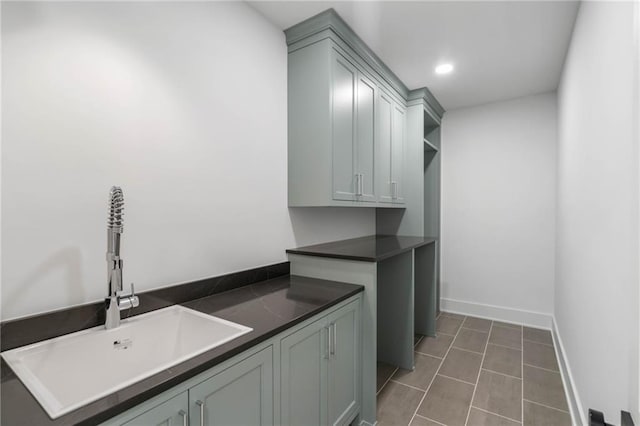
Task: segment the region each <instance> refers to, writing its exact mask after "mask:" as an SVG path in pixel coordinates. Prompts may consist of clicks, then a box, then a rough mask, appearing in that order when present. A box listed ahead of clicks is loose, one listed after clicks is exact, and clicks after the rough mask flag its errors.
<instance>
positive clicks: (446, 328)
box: [436, 315, 462, 335]
mask: <svg viewBox="0 0 640 426" xmlns="http://www.w3.org/2000/svg"><path fill="white" fill-rule="evenodd" d="M461 325H462V319H461V318H453V317H448V316H445V315H440V318H438V320H437V321H436V331H437V332H438V333H446V334H453V335H454V334H456V333H457V332H458V329H459V328H460V326H461Z"/></svg>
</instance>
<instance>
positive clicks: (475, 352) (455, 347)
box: [453, 342, 486, 355]
mask: <svg viewBox="0 0 640 426" xmlns="http://www.w3.org/2000/svg"><path fill="white" fill-rule="evenodd" d="M454 343H455V342H454ZM485 346H486V344H485ZM453 349H457V350H459V351H465V352H471V353H472V354H476V355H484V353H485V352H486V347H485V350H484V351H482V352H478V351H472V350H469V349H465V348H459V347H457V346H454V347H453Z"/></svg>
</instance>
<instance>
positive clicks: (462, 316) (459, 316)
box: [441, 311, 466, 320]
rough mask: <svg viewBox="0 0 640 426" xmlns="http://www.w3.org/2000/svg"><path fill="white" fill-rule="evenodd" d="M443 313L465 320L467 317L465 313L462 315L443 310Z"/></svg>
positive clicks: (446, 315)
mask: <svg viewBox="0 0 640 426" xmlns="http://www.w3.org/2000/svg"><path fill="white" fill-rule="evenodd" d="M441 315H443V316H445V317H449V318H457V319H461V320H464V319H465V318H466V317H465V316H464V315H460V314H453V313H451V312H445V311H442V312H441Z"/></svg>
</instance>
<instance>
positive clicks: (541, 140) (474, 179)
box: [441, 93, 557, 326]
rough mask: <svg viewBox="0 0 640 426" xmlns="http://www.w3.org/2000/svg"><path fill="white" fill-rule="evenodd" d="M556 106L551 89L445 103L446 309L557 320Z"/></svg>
mask: <svg viewBox="0 0 640 426" xmlns="http://www.w3.org/2000/svg"><path fill="white" fill-rule="evenodd" d="M556 111H557V108H556V96H555V93H547V94H541V95H535V96H527V97H522V98H518V99H515V100H510V101H504V102H496V103H491V104H486V105H481V106H477V107H470V108H463V109H458V110H452V111H447V112H446V113H445V115H444V119H443V123H442V140H443V142H442V261H441V262H442V263H441V264H442V274H441V275H442V278H441V281H442V307H443V308H444V309H452V310H464V311H466V312H467V313H475V314H482V315H486V316H491V317H495V318H498V319H503V320H511V321H519V322H520V321H524V322H528V323H531V324H537V325H542V326H545V325H547V326H549V325H550V318H551V317H550V315H551V314H552V312H553V283H554V249H555V247H554V244H555V236H554V232H555V217H554V214H555V213H554V212H555V183H556V179H555V152H556V151H555V150H556ZM485 305H490V306H485Z"/></svg>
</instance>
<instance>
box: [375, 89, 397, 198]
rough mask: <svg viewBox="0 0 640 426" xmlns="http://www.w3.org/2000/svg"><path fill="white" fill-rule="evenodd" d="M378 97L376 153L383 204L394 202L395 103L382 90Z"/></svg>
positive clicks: (379, 191) (380, 196)
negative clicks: (393, 138)
mask: <svg viewBox="0 0 640 426" xmlns="http://www.w3.org/2000/svg"><path fill="white" fill-rule="evenodd" d="M378 93H379V95H378V114H377V126H378V134H377V137H376V145H377V149H376V152H377V154H378V158H377V159H376V160H377V161H376V164H377V176H378V201H380V202H383V203H391V202H393V197H392V193H391V139H392V133H393V126H392V117H393V108H394V102H393V100H392V99H391V97H390V96H389V95H388V94H386V93H385V92H383V91H382V90H380V91H379V92H378Z"/></svg>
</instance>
